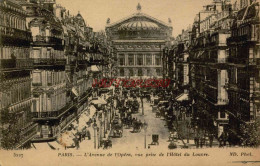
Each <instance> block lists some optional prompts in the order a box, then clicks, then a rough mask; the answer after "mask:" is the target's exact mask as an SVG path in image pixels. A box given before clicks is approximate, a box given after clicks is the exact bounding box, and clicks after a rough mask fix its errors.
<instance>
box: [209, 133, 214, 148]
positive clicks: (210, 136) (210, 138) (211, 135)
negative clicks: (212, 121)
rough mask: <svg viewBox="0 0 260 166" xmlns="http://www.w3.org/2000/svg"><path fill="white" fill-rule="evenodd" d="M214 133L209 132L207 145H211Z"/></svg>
mask: <svg viewBox="0 0 260 166" xmlns="http://www.w3.org/2000/svg"><path fill="white" fill-rule="evenodd" d="M213 139H214V135H213V134H212V133H210V134H209V147H212V144H213Z"/></svg>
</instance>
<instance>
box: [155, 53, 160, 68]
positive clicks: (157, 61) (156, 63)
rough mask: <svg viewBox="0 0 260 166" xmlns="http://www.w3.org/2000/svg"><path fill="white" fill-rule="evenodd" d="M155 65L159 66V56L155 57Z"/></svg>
mask: <svg viewBox="0 0 260 166" xmlns="http://www.w3.org/2000/svg"><path fill="white" fill-rule="evenodd" d="M155 65H157V66H159V65H161V57H160V55H155Z"/></svg>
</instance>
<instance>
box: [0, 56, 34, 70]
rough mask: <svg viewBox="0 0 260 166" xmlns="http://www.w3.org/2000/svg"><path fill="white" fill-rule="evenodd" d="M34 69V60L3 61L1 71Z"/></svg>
mask: <svg viewBox="0 0 260 166" xmlns="http://www.w3.org/2000/svg"><path fill="white" fill-rule="evenodd" d="M32 67H33V60H32V59H1V60H0V70H12V69H16V70H17V69H31V68H32Z"/></svg>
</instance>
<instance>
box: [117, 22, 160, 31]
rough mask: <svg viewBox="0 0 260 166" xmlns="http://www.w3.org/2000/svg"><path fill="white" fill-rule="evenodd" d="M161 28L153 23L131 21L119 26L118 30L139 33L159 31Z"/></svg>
mask: <svg viewBox="0 0 260 166" xmlns="http://www.w3.org/2000/svg"><path fill="white" fill-rule="evenodd" d="M158 29H159V26H158V25H157V24H155V23H153V22H149V21H131V22H127V23H124V24H122V25H121V26H119V28H118V30H130V31H131V30H133V31H139V30H158Z"/></svg>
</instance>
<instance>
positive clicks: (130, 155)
mask: <svg viewBox="0 0 260 166" xmlns="http://www.w3.org/2000/svg"><path fill="white" fill-rule="evenodd" d="M76 156H77V157H79V156H81V157H119V158H123V157H181V156H186V157H188V156H195V157H201V156H209V154H208V153H205V152H203V153H201V152H167V153H133V154H132V153H83V154H73V153H58V157H76Z"/></svg>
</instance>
